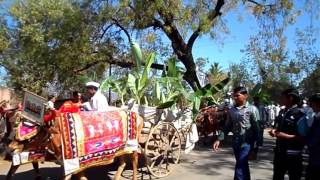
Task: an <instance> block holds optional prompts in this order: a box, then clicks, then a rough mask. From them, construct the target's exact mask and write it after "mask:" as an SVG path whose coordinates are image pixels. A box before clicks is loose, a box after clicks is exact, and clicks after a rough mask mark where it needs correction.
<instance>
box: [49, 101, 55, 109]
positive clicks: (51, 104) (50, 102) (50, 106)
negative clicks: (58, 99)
mask: <svg viewBox="0 0 320 180" xmlns="http://www.w3.org/2000/svg"><path fill="white" fill-rule="evenodd" d="M48 107H49V109H51V110H53V109H54V103H53V102H52V101H48Z"/></svg>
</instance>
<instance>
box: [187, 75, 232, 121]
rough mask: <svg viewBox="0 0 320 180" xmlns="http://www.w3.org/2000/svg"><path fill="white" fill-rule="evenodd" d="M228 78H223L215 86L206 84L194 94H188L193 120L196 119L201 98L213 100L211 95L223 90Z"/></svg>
mask: <svg viewBox="0 0 320 180" xmlns="http://www.w3.org/2000/svg"><path fill="white" fill-rule="evenodd" d="M229 81H230V78H229V77H228V78H225V79H224V80H222V81H220V82H219V83H217V84H215V85H211V84H207V85H206V86H204V87H202V88H200V89H198V90H197V91H196V92H194V93H192V94H190V96H189V98H188V99H189V101H191V102H193V108H192V114H193V119H195V118H196V116H197V115H198V113H199V111H200V104H201V100H202V99H203V98H207V97H209V98H213V95H215V94H216V93H218V92H220V91H222V90H223V88H224V87H225V86H226V85H227V84H228V82H229Z"/></svg>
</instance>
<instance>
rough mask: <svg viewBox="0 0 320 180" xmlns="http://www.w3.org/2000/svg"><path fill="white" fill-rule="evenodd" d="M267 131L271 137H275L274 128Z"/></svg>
mask: <svg viewBox="0 0 320 180" xmlns="http://www.w3.org/2000/svg"><path fill="white" fill-rule="evenodd" d="M268 133H269V135H270V136H271V137H275V135H276V130H275V129H270V130H268Z"/></svg>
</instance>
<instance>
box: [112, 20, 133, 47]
mask: <svg viewBox="0 0 320 180" xmlns="http://www.w3.org/2000/svg"><path fill="white" fill-rule="evenodd" d="M112 20H113V21H114V23H115V25H117V26H118V27H119V28H120V29H121V30H122V31H123V32H124V33H125V34H126V36H127V37H128V40H129V42H130V43H131V42H132V39H131V36H130V34H129V32H128V30H127V29H126V28H124V27H123V26H122V25H121V24H120V22H119V21H118V20H117V19H115V18H112Z"/></svg>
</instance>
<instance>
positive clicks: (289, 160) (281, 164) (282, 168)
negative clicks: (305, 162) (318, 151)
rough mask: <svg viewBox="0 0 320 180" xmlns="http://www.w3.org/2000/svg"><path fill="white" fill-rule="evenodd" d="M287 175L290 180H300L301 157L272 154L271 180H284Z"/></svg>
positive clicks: (279, 153) (281, 153)
mask: <svg viewBox="0 0 320 180" xmlns="http://www.w3.org/2000/svg"><path fill="white" fill-rule="evenodd" d="M286 173H288V175H289V179H290V180H300V179H301V176H302V155H288V154H287V153H286V152H285V153H283V152H277V151H275V153H274V161H273V180H284V175H285V174H286Z"/></svg>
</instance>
